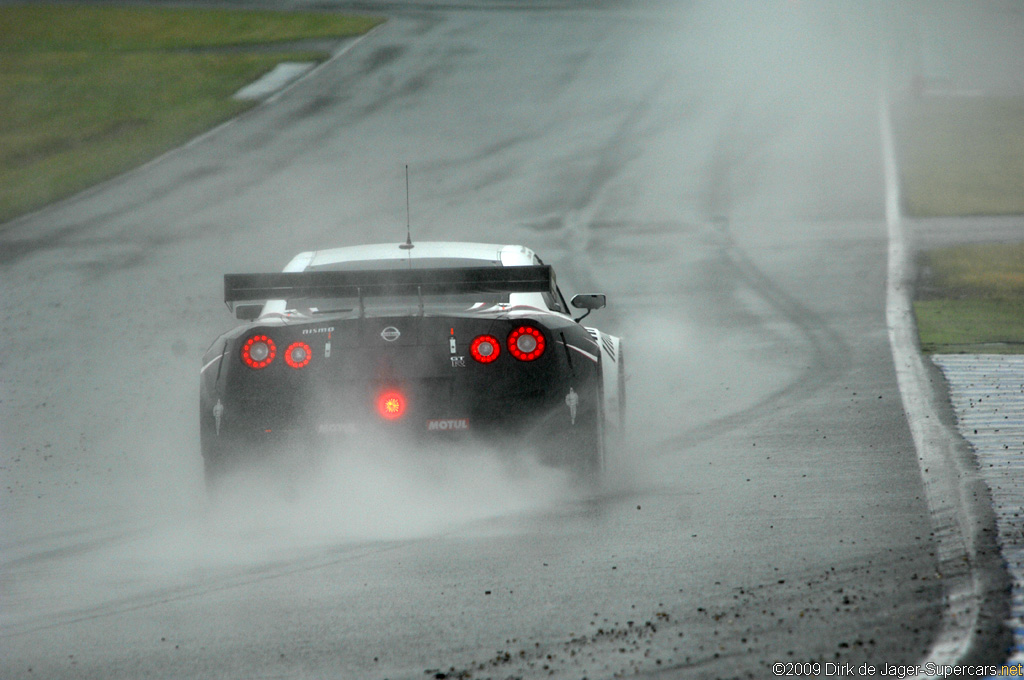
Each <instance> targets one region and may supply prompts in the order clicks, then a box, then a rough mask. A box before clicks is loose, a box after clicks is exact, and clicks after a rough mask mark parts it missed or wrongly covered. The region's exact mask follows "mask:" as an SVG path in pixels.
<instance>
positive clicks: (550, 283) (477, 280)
mask: <svg viewBox="0 0 1024 680" xmlns="http://www.w3.org/2000/svg"><path fill="white" fill-rule="evenodd" d="M553 279H554V276H553V274H552V271H551V266H550V265H536V266H527V267H493V266H492V267H462V268H451V269H386V270H385V269H377V270H368V271H321V272H281V273H276V274H225V275H224V302H225V303H227V305H228V307H232V303H235V302H255V301H265V300H289V299H301V298H335V297H337V298H344V297H358V298H363V297H369V296H378V297H379V296H392V295H394V296H398V295H419V296H424V295H451V294H457V293H543V292H548V291H551V290H553V289H554V280H553Z"/></svg>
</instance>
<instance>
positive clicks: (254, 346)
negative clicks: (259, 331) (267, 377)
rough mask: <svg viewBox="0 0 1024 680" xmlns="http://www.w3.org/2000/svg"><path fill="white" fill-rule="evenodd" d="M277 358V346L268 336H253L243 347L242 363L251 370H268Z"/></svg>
mask: <svg viewBox="0 0 1024 680" xmlns="http://www.w3.org/2000/svg"><path fill="white" fill-rule="evenodd" d="M275 356H277V345H275V344H274V341H273V340H271V339H270V338H268V337H267V336H266V335H253V336H252V337H250V338H249V339H248V340H246V341H245V344H244V345H242V361H244V362H245V365H246V366H248V367H249V368H256V369H260V368H266V367H267V366H269V365H270V364H271V363H273V361H274V357H275Z"/></svg>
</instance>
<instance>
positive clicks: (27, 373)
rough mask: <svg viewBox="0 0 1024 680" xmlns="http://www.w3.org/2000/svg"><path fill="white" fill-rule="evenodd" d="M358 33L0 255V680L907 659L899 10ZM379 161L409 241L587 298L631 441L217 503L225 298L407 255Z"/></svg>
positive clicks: (662, 670)
mask: <svg viewBox="0 0 1024 680" xmlns="http://www.w3.org/2000/svg"><path fill="white" fill-rule="evenodd" d="M264 4H273V3H264ZM282 4H288V5H289V6H300V5H301V3H282ZM321 4H324V3H321ZM364 8H365V6H364ZM386 9H387V10H388V12H389V13H390V14H391V20H390V21H389V22H388V24H386V25H385V26H384V27H382V28H381V29H379V30H378V31H376V32H375V33H373V34H372V35H370V36H369V37H367V38H365V39H364V40H362V41H360V42H359V43H358V44H356V45H355V46H354V47H352V48H351V50H350V51H349V52H348V53H347V54H346V55H344V56H343V57H341V58H339V59H337V60H335V61H333V62H331V63H330V64H329V65H327V66H326V67H324V68H323V69H321V70H320V71H318V72H317V73H316V74H315V75H314V76H313V77H311V78H309V79H307V80H305V81H303V82H302V83H301V84H300V85H299V86H297V87H295V88H293V89H292V90H290V91H289V92H288V93H287V94H286V95H285V96H283V97H281V98H280V99H279V100H277V101H276V102H274V103H273V104H271V105H267V106H265V107H262V108H259V109H257V110H256V111H254V112H252V113H251V114H249V115H246V116H244V117H242V118H241V119H240V120H238V121H236V122H235V123H233V124H231V125H229V126H227V127H225V128H223V129H220V130H218V131H217V132H216V133H214V134H212V135H209V136H207V137H204V138H202V139H201V140H199V141H198V142H197V143H195V144H193V145H191V146H189V147H187V148H184V149H182V150H180V151H178V152H176V153H174V154H172V155H170V156H168V157H165V158H163V159H161V160H160V161H159V162H157V163H154V164H152V165H150V166H148V167H146V168H145V169H143V170H141V171H138V172H134V173H131V174H129V175H128V176H126V177H123V178H121V179H119V180H117V181H114V182H112V183H108V184H106V185H104V186H103V187H100V188H99V189H97V190H96V191H93V192H89V193H87V194H85V195H83V196H81V197H78V198H76V199H74V200H72V201H69V202H66V203H63V204H61V205H59V206H57V207H55V208H53V209H50V210H47V211H44V212H42V213H39V214H37V215H35V216H32V217H30V218H27V219H24V220H21V221H19V222H17V223H15V224H14V225H12V226H9V227H8V228H7V229H6V230H4V231H3V232H2V233H0V276H2V279H3V289H4V291H3V298H2V301H0V319H2V324H3V328H4V329H5V330H4V338H5V341H4V344H5V347H4V352H3V357H2V359H0V362H2V363H0V379H2V384H3V389H4V394H3V401H2V403H0V409H2V411H0V417H2V420H0V423H2V427H3V429H2V431H0V437H2V440H0V446H2V449H0V475H2V477H0V479H2V483H3V484H2V488H0V491H2V497H0V498H2V500H0V503H2V505H0V511H2V515H0V516H2V517H3V523H4V530H3V534H2V538H0V555H2V567H0V569H2V570H0V579H2V580H0V588H2V590H0V597H2V601H3V606H2V608H0V676H2V677H4V678H8V677H9V678H28V677H45V678H65V677H66V678H71V677H74V678H114V677H123V678H137V677H207V678H218V677H224V678H253V677H268V678H269V677H274V678H276V677H287V678H292V677H294V678H302V677H338V678H423V677H431V676H434V677H441V674H446V675H448V676H449V677H468V674H470V673H471V674H472V677H476V678H480V677H495V678H506V677H510V676H511V677H519V676H521V677H564V678H570V677H571V678H577V677H582V676H586V677H590V678H603V677H612V676H613V675H615V674H617V673H625V674H632V673H634V672H641V673H647V674H653V675H657V676H659V677H661V676H664V677H680V678H684V677H686V678H688V677H692V678H704V677H716V676H717V677H734V676H738V677H768V676H769V675H770V664H771V663H772V662H775V661H812V660H818V661H842V662H850V663H853V664H855V665H859V664H860V663H863V662H870V663H874V664H876V665H878V666H879V667H880V666H881V665H882V664H883V663H888V664H909V663H914V662H916V661H917V660H919V659H920V658H922V657H923V655H924V654H925V652H926V650H927V649H928V648H929V645H930V643H931V641H932V639H933V637H934V635H935V631H936V629H937V627H938V625H939V620H940V614H941V604H942V602H941V592H942V590H941V584H940V580H941V579H940V578H938V575H937V574H936V571H937V569H936V562H935V558H934V550H935V546H934V543H933V540H932V538H931V536H930V531H931V529H930V523H929V518H928V515H927V506H926V504H925V502H924V500H923V497H922V485H921V482H920V475H919V472H918V467H917V463H916V459H915V452H914V447H913V443H912V441H911V438H910V435H909V432H908V429H907V426H906V423H905V421H904V417H903V411H902V407H901V404H900V397H899V392H898V390H897V387H896V383H895V377H894V373H893V369H892V362H891V357H890V353H889V345H888V340H887V335H886V328H885V315H884V305H885V299H884V295H885V273H886V249H887V244H886V228H885V224H884V216H883V198H884V197H883V193H884V192H883V186H882V178H881V174H882V170H881V160H880V155H879V146H880V145H879V138H878V136H879V132H878V129H877V105H876V102H877V92H878V72H879V68H878V58H879V54H880V53H883V52H884V50H883V49H880V47H879V45H880V41H881V43H884V42H885V40H886V37H885V36H886V35H887V34H888V32H889V31H890V30H892V26H893V25H898V21H897V20H899V21H905V20H907V18H906V17H892V16H889V15H887V14H886V13H885V12H884V11H881V12H876V10H877V8H876V7H875V6H874V5H865V6H863V7H859V8H858V9H857V10H856V11H854V10H853V9H851V8H850V7H847V6H844V7H842V8H840V6H839V5H838V4H836V5H832V4H825V5H823V4H820V3H799V2H788V3H782V2H779V3H749V4H736V5H725V4H723V3H682V2H679V3H675V2H665V3H646V2H645V3H636V4H632V3H618V2H605V3H589V4H582V5H579V6H577V5H576V4H575V3H573V4H571V5H566V4H551V5H549V4H546V3H523V4H516V5H510V4H492V3H485V2H479V3H466V4H465V5H462V6H421V7H416V6H413V5H411V4H410V5H406V4H404V3H395V4H393V5H388V6H386ZM894 22H895V23H894ZM405 163H408V164H409V166H410V171H411V174H412V188H411V197H412V222H413V234H414V238H417V239H453V240H455V239H472V240H484V241H499V242H523V243H526V244H528V245H530V246H531V247H533V248H535V249H536V250H537V251H538V252H539V253H541V255H542V257H544V258H545V259H546V260H547V261H549V262H551V263H553V264H555V265H556V268H557V271H558V273H559V281H560V283H561V285H562V287H563V289H565V290H566V292H567V293H568V294H571V293H575V292H591V291H601V292H606V293H607V294H608V296H609V300H610V302H611V304H610V308H609V309H608V310H604V311H601V312H598V313H596V314H595V315H594V316H593V317H592V319H593V321H594V322H595V324H597V325H600V326H601V327H603V328H605V329H607V330H609V331H611V332H615V333H617V334H620V335H622V336H623V337H624V338H625V339H626V342H627V343H628V344H627V345H626V351H627V352H628V355H627V361H628V362H629V366H630V382H629V399H630V415H631V433H630V439H629V442H628V443H627V445H626V446H625V447H623V448H622V449H621V450H619V451H617V452H616V453H615V455H614V458H613V461H612V470H611V472H610V473H609V475H608V478H607V480H606V483H605V484H604V485H603V486H602V487H600V488H580V487H579V486H578V485H575V484H573V483H571V481H569V480H565V479H563V478H561V477H559V476H558V475H557V474H554V473H552V472H551V471H548V470H543V469H538V468H536V467H535V466H531V465H530V464H529V462H528V461H518V462H516V464H515V465H513V466H509V465H506V464H505V462H503V461H499V460H496V459H495V458H494V457H493V456H491V455H489V454H488V453H487V452H481V451H465V452H461V453H460V454H459V455H458V457H457V458H456V459H455V460H452V459H451V458H447V459H445V458H438V457H433V454H431V457H429V458H426V459H413V460H410V459H409V457H408V452H406V453H405V454H403V453H402V452H391V451H382V450H361V451H358V452H355V453H349V454H348V455H347V456H342V457H340V458H339V461H337V462H336V463H335V464H328V465H326V466H325V467H324V468H323V469H321V470H319V471H318V472H317V474H316V475H315V477H314V478H312V479H305V480H298V482H299V483H297V484H291V483H280V482H279V480H277V479H274V480H271V481H267V480H266V479H261V478H257V479H252V480H245V481H243V482H240V483H239V484H238V485H237V487H236V488H235V490H234V492H233V493H229V494H227V497H226V498H224V499H221V501H220V502H219V503H215V504H212V505H211V504H208V503H207V502H206V501H205V500H204V496H203V493H202V482H201V464H200V460H199V457H198V450H197V446H198V433H197V431H196V429H197V428H196V420H195V415H196V414H195V411H196V407H197V401H198V400H197V395H196V392H197V371H198V361H199V357H200V355H201V354H202V352H203V351H204V350H205V349H206V346H207V344H208V343H209V341H210V340H211V339H212V338H213V337H214V336H215V335H216V334H217V333H218V332H220V331H221V330H223V329H225V328H227V327H230V326H231V325H232V324H233V320H232V319H231V318H230V316H229V314H228V313H227V311H226V310H225V309H224V306H223V304H222V302H221V300H220V298H219V295H220V292H221V275H222V274H223V273H225V272H229V271H246V270H275V269H279V268H280V267H281V266H282V265H283V264H284V263H285V262H286V261H287V259H288V258H289V257H290V256H291V255H292V254H293V253H294V252H297V251H299V250H303V249H309V248H317V247H328V246H332V245H345V244H355V243H362V242H367V241H381V240H400V239H401V238H402V237H404V224H405V214H404V207H405V206H404V195H403V191H404V185H403V165H404V164H405ZM268 476H269V475H268ZM989 658H990V660H991V662H992V663H996V662H997V661H999V660H1000V658H999V655H998V652H995V653H994V654H993V655H991V656H990V657H989Z"/></svg>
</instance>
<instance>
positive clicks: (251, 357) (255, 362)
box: [242, 333, 313, 370]
mask: <svg viewBox="0 0 1024 680" xmlns="http://www.w3.org/2000/svg"><path fill="white" fill-rule="evenodd" d="M276 357H277V345H276V344H275V343H274V341H273V340H271V339H270V337H268V336H266V335H263V334H262V333H257V334H256V335H251V336H249V338H248V339H247V340H246V341H245V344H243V345H242V361H243V362H244V363H245V365H246V366H248V367H249V368H252V369H256V370H259V369H261V368H266V367H267V366H269V365H270V364H272V363H274V359H275V358H276ZM312 359H313V350H312V348H311V347H310V346H309V345H307V344H306V343H304V342H302V341H298V342H293V343H292V344H290V345H288V348H287V349H286V350H285V351H284V362H285V363H286V364H288V365H289V366H291V367H292V368H295V369H299V368H305V367H306V366H308V365H309V362H310V361H311V360H312Z"/></svg>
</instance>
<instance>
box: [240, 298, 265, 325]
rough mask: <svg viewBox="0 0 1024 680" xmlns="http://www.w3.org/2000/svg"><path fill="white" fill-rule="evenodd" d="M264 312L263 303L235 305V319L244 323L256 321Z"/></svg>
mask: <svg viewBox="0 0 1024 680" xmlns="http://www.w3.org/2000/svg"><path fill="white" fill-rule="evenodd" d="M261 311H263V303H262V302H257V303H251V302H250V303H241V304H236V305H235V318H236V319H241V320H242V321H255V320H256V319H258V318H259V317H260V312H261Z"/></svg>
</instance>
